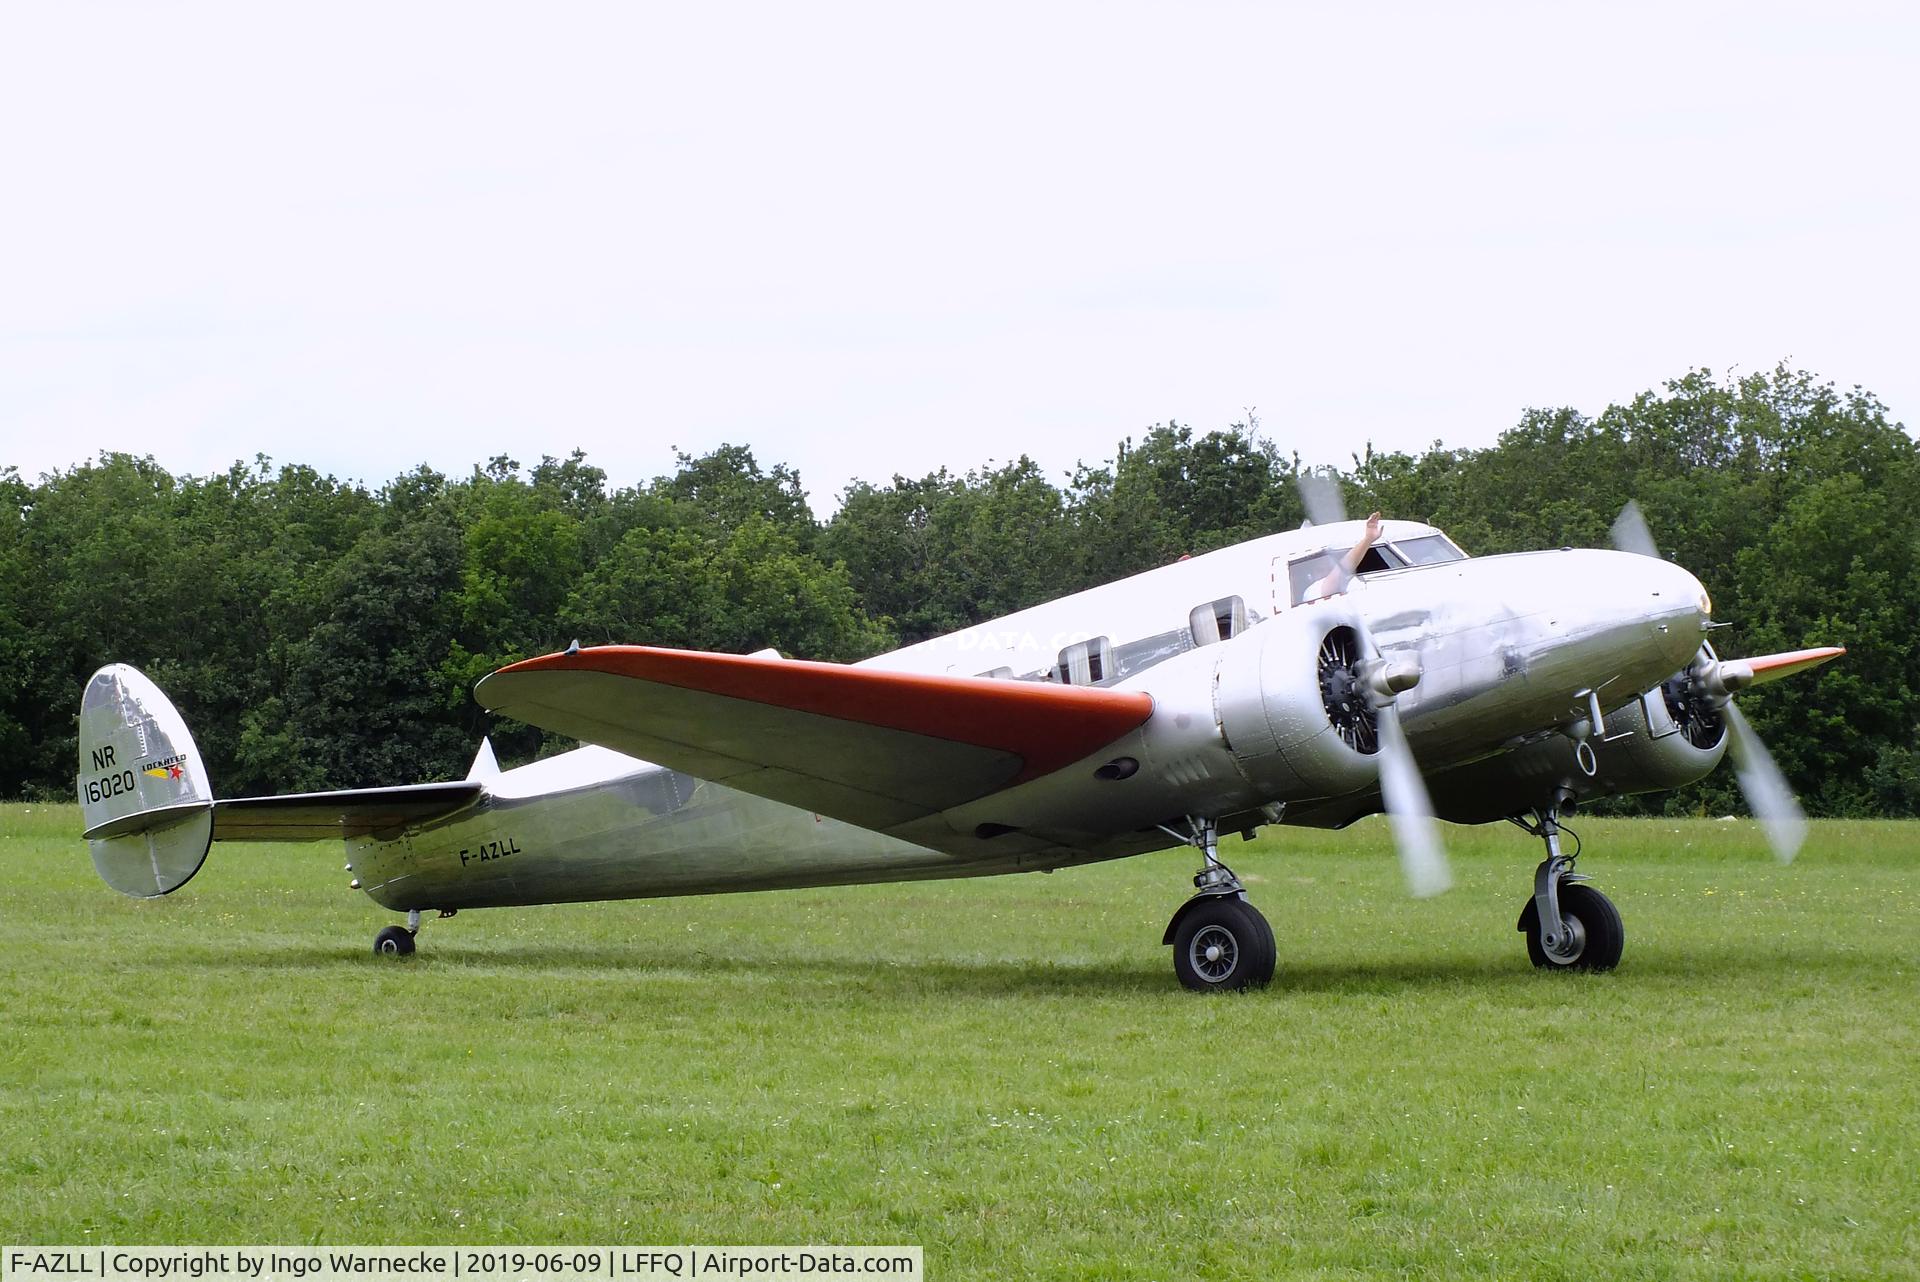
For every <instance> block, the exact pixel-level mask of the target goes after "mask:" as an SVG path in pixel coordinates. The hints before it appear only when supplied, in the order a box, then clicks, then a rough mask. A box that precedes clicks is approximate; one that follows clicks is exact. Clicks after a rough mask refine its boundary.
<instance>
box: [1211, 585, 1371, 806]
mask: <svg viewBox="0 0 1920 1282" xmlns="http://www.w3.org/2000/svg"><path fill="white" fill-rule="evenodd" d="M1363 635H1364V633H1363V632H1362V631H1361V630H1360V628H1359V626H1358V620H1357V619H1355V618H1354V617H1353V616H1352V614H1351V612H1350V611H1349V610H1348V609H1347V608H1346V607H1345V606H1344V605H1343V604H1341V603H1337V602H1335V603H1326V604H1323V605H1319V606H1308V607H1304V608H1300V609H1296V610H1292V611H1289V612H1288V613H1286V614H1283V615H1281V616H1279V617H1278V618H1275V619H1271V620H1269V621H1267V622H1266V623H1263V624H1261V625H1260V626H1259V627H1258V628H1255V629H1254V630H1253V632H1251V633H1249V634H1248V635H1247V636H1246V637H1245V638H1244V639H1236V642H1235V643H1234V644H1233V645H1231V646H1229V647H1227V648H1226V650H1225V652H1224V653H1223V654H1222V655H1221V659H1220V665H1219V667H1218V669H1217V670H1216V673H1215V679H1214V715H1215V719H1216V722H1217V724H1218V725H1219V727H1220V731H1221V733H1222V735H1223V736H1224V739H1225V746H1226V749H1227V751H1228V752H1229V753H1230V754H1231V755H1232V758H1233V763H1234V766H1235V768H1236V769H1237V770H1238V771H1239V772H1240V774H1241V775H1242V776H1243V777H1244V778H1245V779H1246V780H1247V782H1248V783H1249V784H1250V785H1251V786H1252V787H1253V788H1254V790H1255V791H1256V792H1257V793H1259V794H1260V795H1261V796H1263V797H1266V798H1274V797H1289V798H1300V799H1304V798H1310V797H1331V796H1339V795H1341V794H1343V793H1348V792H1352V791H1354V790H1355V789H1358V788H1364V787H1367V786H1369V785H1370V784H1372V783H1373V782H1374V780H1375V779H1376V778H1377V777H1378V774H1379V763H1378V761H1377V754H1378V752H1379V741H1378V738H1377V730H1376V723H1375V720H1374V711H1373V706H1372V704H1371V703H1370V702H1369V701H1368V699H1367V696H1366V693H1365V691H1364V690H1363V689H1362V688H1361V684H1360V680H1359V678H1358V676H1357V674H1356V669H1357V668H1358V666H1359V665H1360V663H1361V662H1362V661H1363V660H1365V659H1366V658H1368V655H1367V654H1366V653H1365V651H1364V649H1363V644H1364V643H1363V642H1362V640H1361V638H1362V636H1363Z"/></svg>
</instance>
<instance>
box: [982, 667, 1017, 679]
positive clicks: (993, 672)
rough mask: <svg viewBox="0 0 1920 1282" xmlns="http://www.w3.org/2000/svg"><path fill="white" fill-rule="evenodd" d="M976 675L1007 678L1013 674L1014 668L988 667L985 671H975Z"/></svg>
mask: <svg viewBox="0 0 1920 1282" xmlns="http://www.w3.org/2000/svg"><path fill="white" fill-rule="evenodd" d="M974 675H975V676H977V677H990V678H992V679H994V680H1005V679H1007V678H1010V677H1012V676H1013V669H1012V668H988V669H987V670H986V671H985V672H976V673H974Z"/></svg>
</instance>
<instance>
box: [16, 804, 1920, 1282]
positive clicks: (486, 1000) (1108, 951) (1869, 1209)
mask: <svg viewBox="0 0 1920 1282" xmlns="http://www.w3.org/2000/svg"><path fill="white" fill-rule="evenodd" d="M1577 826H1578V827H1579V828H1580V830H1581V832H1582V834H1583V835H1584V836H1585V838H1586V851H1587V854H1586V858H1585V861H1584V862H1583V864H1582V868H1583V870H1584V871H1587V872H1589V873H1591V874H1593V875H1594V876H1595V878H1596V880H1597V882H1598V884H1600V885H1601V886H1603V887H1604V888H1605V889H1606V890H1607V891H1608V892H1609V893H1610V894H1612V895H1613V897H1614V898H1615V900H1616V902H1618V903H1619V905H1620V906H1621V910H1622V912H1623V913H1624V915H1625V918H1626V923H1627V952H1626V958H1625V961H1624V963H1623V964H1622V967H1621V969H1620V970H1619V971H1618V972H1617V973H1614V974H1611V975H1602V976H1582V975H1563V974H1555V975H1543V974H1537V973H1535V972H1534V971H1533V970H1532V969H1531V968H1530V967H1529V966H1528V964H1527V961H1526V957H1525V953H1524V950H1523V948H1522V945H1521V939H1520V936H1519V935H1517V934H1516V933H1515V932H1514V929H1513V925H1514V919H1515V917H1516V915H1517V914H1518V912H1519V909H1520V907H1521V903H1522V901H1523V899H1524V897H1525V895H1526V893H1527V891H1528V888H1529V886H1530V878H1531V873H1532V868H1533V865H1534V863H1535V862H1536V860H1537V859H1538V852H1537V843H1535V842H1533V841H1531V840H1530V839H1528V838H1526V837H1524V836H1523V835H1522V834H1520V833H1518V832H1517V831H1514V830H1512V829H1509V828H1505V827H1501V828H1482V829H1448V830H1447V836H1448V840H1449V848H1450V851H1451V853H1452V855H1453V858H1454V866H1455V873H1456V878H1457V881H1458V883H1459V884H1458V885H1457V887H1456V889H1455V890H1454V891H1453V892H1452V893H1450V894H1448V895H1446V896H1443V897H1442V898H1440V899H1438V900H1434V901H1430V902H1420V903H1416V902H1413V901H1410V900H1408V899H1406V898H1405V897H1404V896H1403V895H1402V894H1401V893H1400V891H1399V887H1398V881H1397V877H1396V874H1395V871H1394V868H1393V864H1392V860H1391V857H1390V856H1389V855H1388V854H1387V853H1386V850H1387V844H1386V838H1385V833H1384V829H1382V828H1380V827H1379V826H1377V824H1376V823H1368V824H1363V825H1361V826H1359V827H1358V828H1357V829H1355V830H1353V831H1351V832H1349V833H1345V834H1326V833H1310V832H1308V833H1302V832H1287V833H1283V834H1281V835H1279V836H1276V837H1272V838H1265V839H1262V840H1261V841H1259V842H1256V843H1255V844H1254V845H1252V846H1251V847H1243V846H1242V845H1241V844H1240V843H1239V842H1238V841H1237V840H1236V841H1234V842H1232V843H1230V844H1229V846H1228V848H1227V850H1226V854H1227V857H1228V858H1229V860H1230V862H1232V863H1234V864H1235V866H1236V868H1237V869H1238V870H1239V871H1240V872H1241V873H1242V874H1243V876H1245V877H1246V878H1247V880H1248V881H1249V882H1250V883H1251V884H1250V889H1251V891H1252V893H1253V896H1254V899H1255V902H1256V903H1258V904H1259V905H1260V906H1261V907H1262V908H1263V909H1264V910H1265V911H1266V913H1267V914H1268V916H1269V917H1270V918H1271V920H1272V921H1273V923H1274V928H1275V932H1276V934H1277V935H1278V937H1279V940H1280V971H1279V974H1278V976H1277V977H1276V981H1275V984H1274V986H1273V987H1272V988H1270V989H1268V990H1267V991H1265V992H1262V993H1259V994H1253V995H1245V996H1233V997H1219V998H1201V997H1196V996H1193V995H1190V994H1188V993H1185V992H1183V991H1181V990H1180V989H1179V988H1177V987H1176V985H1175V983H1174V980H1173V977H1172V968H1171V963H1170V959H1169V956H1168V950H1167V949H1165V948H1163V947H1161V946H1160V942H1159V940H1160V932H1161V930H1162V928H1163V927H1164V925H1165V921H1166V918H1167V917H1168V915H1169V914H1170V913H1171V912H1172V910H1173V908H1174V907H1175V906H1176V905H1177V904H1178V903H1179V902H1180V900H1181V898H1182V897H1183V896H1184V894H1185V893H1186V891H1187V888H1188V887H1187V877H1188V875H1189V872H1190V868H1189V865H1190V863H1191V862H1192V861H1191V859H1190V858H1189V857H1188V856H1187V855H1185V854H1181V853H1169V854H1163V855H1156V856H1150V857H1147V858H1144V859H1138V860H1131V861H1125V862H1122V863H1118V864H1112V865H1107V866H1103V867H1096V868H1090V869H1083V870H1078V871H1069V872H1062V873H1059V874H1056V875H1054V876H1050V877H1043V876H1031V875H1030V876H1024V877H1017V878H1003V879H997V880H989V881H974V882H952V883H926V884H921V885H911V886H894V887H860V888H855V889H851V890H823V891H806V892H787V893H779V894H763V895H747V896H733V897H723V898H707V899H689V900H668V901H655V902H648V903H628V904H600V905H582V906H572V907H558V908H542V909H527V910H500V911H490V912H469V913H464V914H462V915H461V916H460V917H458V918H457V919H455V920H452V921H445V922H430V923H429V924H428V927H427V929H426V930H425V931H424V932H423V933H422V940H421V943H422V950H421V953H420V954H419V955H418V956H417V957H415V958H414V959H412V960H411V961H406V962H394V961H390V960H382V959H377V958H375V957H373V956H372V955H371V954H370V952H369V944H370V940H371V938H372V935H373V932H374V930H375V929H377V928H378V927H379V926H380V925H382V924H384V923H385V922H387V921H388V920H391V918H390V915H388V914H385V913H382V912H381V911H379V910H378V909H376V908H374V907H373V906H372V905H371V904H370V903H368V902H367V901H366V900H365V899H364V898H362V897H361V896H360V895H358V894H355V893H353V892H350V891H349V890H348V889H347V887H346V882H347V878H348V874H346V873H344V872H342V871H341V868H340V865H341V863H342V860H341V858H340V856H339V853H338V852H337V851H336V850H334V849H331V848H329V847H325V846H311V847H294V846H259V847H220V848H218V849H216V850H215V851H214V854H213V857H212V859H211V861H210V863H209V865H208V867H207V868H206V869H205V870H204V871H203V872H202V873H201V875H200V877H199V878H198V879H197V880H196V881H195V882H194V883H193V884H192V885H191V886H189V887H188V888H187V889H186V890H184V891H182V892H181V893H179V894H178V895H175V896H173V897H171V898H170V899H166V900H162V901H158V902H155V903H137V902H134V901H130V900H126V899H122V898H121V897H119V896H117V895H115V894H113V893H112V892H111V891H109V890H107V889H106V888H105V887H104V886H103V885H101V884H100V883H99V882H98V881H96V880H95V879H94V876H93V873H92V869H91V867H90V865H89V863H88V861H87V857H86V854H85V849H84V847H83V846H82V844H81V843H80V842H79V841H78V840H77V838H76V837H75V836H74V834H75V832H76V831H77V830H78V827H79V820H78V814H77V812H76V811H75V809H74V808H72V807H64V806H63V807H46V806H32V807H23V806H10V807H4V808H0V868H3V869H4V872H5V877H4V885H0V929H3V930H4V939H5V941H6V954H5V958H4V961H0V1003H3V1005H0V1011H3V1013H4V1017H5V1027H6V1032H5V1039H4V1050H0V1238H4V1239H5V1240H6V1241H11V1242H47V1243H52V1242H194V1241H205V1242H236V1243H245V1242H254V1243H271V1242H287V1243H297V1242H306V1241H317V1242H325V1243H329V1244H331V1243H350V1242H393V1243H434V1242H493V1241H524V1242H556V1243H569V1242H583V1243H602V1242H606V1243H636V1244H638V1243H682V1242H723V1243H783V1242H786V1243H791V1242H844V1243H896V1242H904V1243H918V1244H921V1245H923V1246H925V1248H926V1257H927V1264H928V1272H929V1274H930V1275H931V1276H933V1277H935V1278H963V1277H987V1276H994V1277H1010V1276H1033V1277H1062V1278H1086V1279H1106V1278H1155V1279H1158V1278H1170V1277H1231V1278H1249V1279H1254V1278H1269V1277H1277V1276H1295V1275H1298V1276H1309V1277H1360V1276H1378V1275H1381V1274H1388V1275H1392V1274H1399V1275H1403V1276H1419V1277H1499V1278H1521V1277H1524V1278H1561V1277H1564V1278H1593V1277H1647V1278H1668V1277H1675V1278H1687V1277H1701V1278H1709V1277H1710V1278H1722V1277H1776V1276H1777V1277H1822V1276H1831V1277H1847V1278H1855V1277H1893V1276H1907V1277H1911V1276H1916V1275H1920V1265H1916V1260H1920V1228H1916V1211H1915V1207H1916V1200H1917V1199H1920V1143H1916V1140H1917V1139H1920V1136H1916V1125H1915V1123H1916V1118H1920V1067H1917V1066H1916V1052H1920V1000H1916V998H1917V996H1920V994H1916V982H1915V981H1916V976H1917V975H1920V926H1917V925H1916V909H1917V908H1920V899H1917V898H1916V887H1915V880H1914V873H1915V871H1916V865H1917V864H1920V860H1917V859H1916V851H1917V850H1920V825H1910V824H1893V823H1848V824H1840V823H1832V824H1818V825H1815V828H1814V835H1813V838H1812V840H1811V842H1810V843H1809V845H1808V848H1807V850H1806V851H1805V853H1804V854H1803V855H1802V857H1801V859H1800V861H1799V862H1798V863H1797V864H1795V865H1794V866H1793V867H1791V868H1786V869H1782V868H1780V867H1778V866H1776V865H1775V864H1774V863H1773V862H1772V860H1771V859H1770V858H1769V857H1768V856H1767V854H1766V853H1765V850H1764V847H1763V845H1762V843H1761V842H1760V840H1759V837H1758V834H1757V833H1756V832H1755V831H1754V829H1753V828H1752V827H1751V826H1750V825H1748V824H1745V823H1739V824H1735V823H1715V822H1708V821H1702V822H1684V823H1677V822H1671V821H1666V822H1661V821H1638V822H1626V821H1620V822H1602V821H1589V822H1586V823H1579V824H1577Z"/></svg>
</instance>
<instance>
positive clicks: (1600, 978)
mask: <svg viewBox="0 0 1920 1282" xmlns="http://www.w3.org/2000/svg"><path fill="white" fill-rule="evenodd" d="M194 964H195V965H197V966H201V967H209V966H211V967H215V968H220V969H229V970H241V971H245V970H260V971H281V970H307V969H319V970H340V971H352V972H366V973H368V974H377V973H381V972H380V970H379V967H380V961H379V959H378V958H372V957H362V956H360V955H359V954H358V953H357V951H356V952H345V951H342V950H341V949H339V948H333V947H307V948H287V947H285V946H283V945H275V944H269V943H262V944H261V945H260V946H259V947H257V948H245V949H235V948H231V947H229V948H226V949H223V950H221V951H219V952H217V953H212V954H209V955H206V956H199V957H196V958H195V959H194ZM408 964H409V966H410V967H414V966H417V967H422V968H426V969H431V970H438V969H442V968H447V969H452V970H455V971H469V970H470V971H482V972H484V971H503V972H509V973H521V974H527V975H532V974H535V973H539V974H544V975H548V976H552V977H554V978H561V979H568V978H571V979H582V980H584V979H587V978H590V977H592V976H595V975H603V976H604V975H606V974H608V973H612V974H616V975H619V976H622V977H626V978H631V979H634V980H637V981H644V980H649V979H661V978H669V977H685V978H688V979H699V978H701V977H703V976H704V977H714V978H743V977H744V978H748V979H753V978H760V979H764V980H766V981H767V982H770V983H774V982H777V983H779V984H781V985H784V986H787V987H789V988H793V989H799V988H804V987H807V986H826V987H832V988H836V989H849V988H851V989H864V990H866V991H868V992H869V993H871V994H872V995H873V996H875V997H880V998H885V997H888V996H903V997H923V996H928V995H938V994H942V993H947V994H952V995H956V996H971V997H980V996H994V995H1006V996H1022V995H1039V996H1046V995H1061V996H1100V995H1107V996H1128V997H1132V996H1140V995H1159V994H1164V993H1165V992H1166V991H1167V988H1166V984H1165V982H1164V976H1163V974H1162V972H1161V969H1160V967H1159V966H1157V965H1155V964H1153V962H1152V961H1140V962H1137V963H1132V964H1127V963H1116V962H1114V961H1113V960H1111V959H1098V960H1093V959H1090V960H1088V961H1085V962H1077V963H1064V964H1063V963H1036V962H1033V961H1027V960H1022V959H1013V958H1008V959H996V960H978V961H956V960H952V959H942V958H926V959H924V960H908V961H897V962H884V963H876V962H866V961H860V960H858V959H855V958H850V957H848V958H814V959H807V960H793V959H786V958H780V957H777V956H769V957H759V958H755V957H739V956H724V955H719V954H714V955H708V956H702V955H700V954H698V953H691V954H690V953H688V952H685V951H681V950H674V951H664V950H657V949H646V948H631V947H604V948H602V947H588V948H583V947H573V946H569V945H566V944H562V943H555V944H541V943H527V944H516V945H510V946H506V947H501V946H484V947H475V948H472V949H471V950H467V949H458V948H454V947H448V948H444V949H442V950H441V951H439V952H438V953H437V954H436V955H435V956H434V957H433V958H431V959H428V958H418V959H415V960H412V961H411V962H409V963H408ZM1859 965H1860V959H1859V957H1858V956H1857V955H1855V954H1852V953H1849V952H1846V951H1840V950H1832V949H1829V950H1819V951H1816V950H1808V951H1803V952H1789V951H1780V950H1773V951H1763V950H1758V949H1747V948H1712V947H1707V946H1700V947H1696V948H1694V949H1690V950H1684V951H1671V952H1652V951H1643V952H1641V953H1640V954H1639V955H1638V956H1636V958H1635V959H1634V962H1633V965H1632V967H1631V968H1630V969H1626V968H1623V969H1622V970H1621V971H1619V972H1618V973H1615V974H1612V975H1594V976H1590V977H1587V982H1589V983H1592V984H1594V985H1597V986H1625V987H1627V988H1632V987H1635V986H1646V987H1658V988H1665V987H1667V986H1668V985H1669V983H1672V982H1683V983H1685V984H1687V985H1689V986H1690V987H1698V986H1700V985H1701V984H1703V983H1705V984H1713V983H1715V982H1716V981H1725V982H1727V983H1730V984H1740V985H1742V986H1751V985H1752V984H1753V983H1755V982H1756V978H1759V979H1765V978H1766V977H1768V976H1777V977H1778V978H1779V979H1780V981H1781V982H1783V983H1784V982H1788V981H1791V980H1794V979H1803V980H1804V979H1808V978H1812V977H1815V976H1822V975H1829V974H1839V973H1842V972H1846V971H1852V970H1855V969H1857V968H1858V967H1859ZM1546 982H1548V981H1547V977H1545V976H1543V975H1541V974H1540V973H1539V972H1536V971H1533V970H1530V969H1529V970H1522V969H1517V968H1515V967H1514V966H1513V964H1512V962H1511V960H1510V959H1508V958H1505V957H1502V956H1496V955H1492V954H1487V955H1475V956H1462V957H1439V958H1414V959H1406V960H1400V959H1386V958H1382V959H1378V960H1368V959H1365V958H1361V959H1355V960H1341V961H1315V960H1313V959H1311V958H1302V959H1300V960H1298V961H1294V962H1290V963H1287V964H1284V965H1282V966H1281V967H1280V968H1279V969H1278V970H1277V971H1276V972H1275V974H1274V977H1273V982H1272V984H1271V985H1270V986H1269V987H1267V988H1266V989H1264V990H1260V991H1261V992H1263V993H1264V995H1265V997H1266V998H1267V999H1274V998H1285V997H1287V996H1289V995H1294V994H1302V995H1304V994H1339V993H1350V994H1353V995H1356V996H1359V995H1373V996H1378V995H1381V994H1389V993H1394V992H1419V991H1426V990H1433V989H1446V988H1477V989H1482V990H1490V991H1497V990H1509V991H1513V992H1516V993H1524V992H1531V991H1550V989H1542V988H1541V985H1542V984H1543V983H1546ZM1254 999H1255V1000H1258V997H1255V998H1254Z"/></svg>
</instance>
